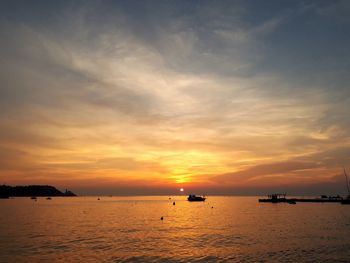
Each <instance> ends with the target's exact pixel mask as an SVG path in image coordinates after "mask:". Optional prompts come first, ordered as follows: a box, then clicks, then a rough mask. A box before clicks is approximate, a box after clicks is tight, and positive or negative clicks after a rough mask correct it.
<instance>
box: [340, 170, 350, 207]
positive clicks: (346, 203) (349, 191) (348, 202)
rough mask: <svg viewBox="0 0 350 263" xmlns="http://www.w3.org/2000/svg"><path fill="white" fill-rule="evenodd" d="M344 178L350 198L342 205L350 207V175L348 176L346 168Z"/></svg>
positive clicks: (343, 201)
mask: <svg viewBox="0 0 350 263" xmlns="http://www.w3.org/2000/svg"><path fill="white" fill-rule="evenodd" d="M344 176H345V180H346V188H347V189H348V196H347V197H346V198H345V199H343V200H342V201H341V204H342V205H350V188H349V180H348V175H347V174H346V171H345V168H344Z"/></svg>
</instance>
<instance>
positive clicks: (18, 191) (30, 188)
mask: <svg viewBox="0 0 350 263" xmlns="http://www.w3.org/2000/svg"><path fill="white" fill-rule="evenodd" d="M0 196H1V197H30V196H38V197H40V196H42V197H49V196H62V197H66V196H77V195H76V194H74V193H73V192H72V191H69V190H67V189H66V191H65V192H64V193H63V192H61V191H60V190H58V189H57V188H55V187H54V186H51V185H25V186H9V185H0Z"/></svg>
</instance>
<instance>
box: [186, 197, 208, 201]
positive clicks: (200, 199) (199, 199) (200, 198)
mask: <svg viewBox="0 0 350 263" xmlns="http://www.w3.org/2000/svg"><path fill="white" fill-rule="evenodd" d="M205 199H206V198H205V197H204V196H196V195H189V196H188V197H187V200H188V201H190V202H201V201H202V202H203V201H205Z"/></svg>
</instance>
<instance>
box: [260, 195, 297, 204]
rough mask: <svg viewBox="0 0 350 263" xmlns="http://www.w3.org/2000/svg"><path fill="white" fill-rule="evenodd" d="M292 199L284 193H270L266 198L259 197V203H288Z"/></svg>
mask: <svg viewBox="0 0 350 263" xmlns="http://www.w3.org/2000/svg"><path fill="white" fill-rule="evenodd" d="M290 201H292V200H290V199H287V198H286V194H270V195H268V196H267V198H266V199H259V202H261V203H288V202H290Z"/></svg>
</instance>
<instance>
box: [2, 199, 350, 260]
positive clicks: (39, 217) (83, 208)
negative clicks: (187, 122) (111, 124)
mask: <svg viewBox="0 0 350 263" xmlns="http://www.w3.org/2000/svg"><path fill="white" fill-rule="evenodd" d="M173 201H175V202H176V205H175V206H173V204H172V202H173ZM212 207H213V208H212ZM162 216H163V217H164V220H163V221H161V220H160V218H161V217H162ZM0 262H350V206H345V205H340V204H308V203H305V204H300V203H298V204H297V205H289V204H259V203H258V202H257V197H209V198H208V199H207V201H206V202H204V203H202V202H200V203H190V202H187V201H186V198H185V197H184V196H178V197H172V200H169V199H168V197H164V196H156V197H150V196H146V197H101V200H100V201H98V200H97V197H76V198H53V199H52V200H46V199H45V198H38V201H37V202H35V201H33V200H30V199H29V198H15V199H9V200H0Z"/></svg>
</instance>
